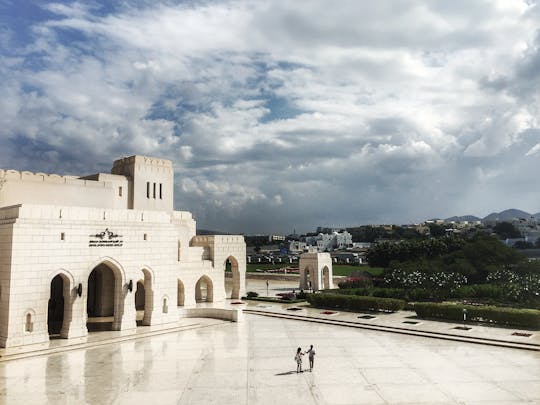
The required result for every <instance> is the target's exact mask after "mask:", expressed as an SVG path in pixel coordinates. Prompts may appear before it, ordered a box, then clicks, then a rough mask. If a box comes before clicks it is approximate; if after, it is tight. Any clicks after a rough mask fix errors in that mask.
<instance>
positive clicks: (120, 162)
mask: <svg viewBox="0 0 540 405" xmlns="http://www.w3.org/2000/svg"><path fill="white" fill-rule="evenodd" d="M135 163H142V164H144V165H149V166H162V167H168V168H172V162H171V161H170V160H168V159H161V158H156V157H151V156H141V155H133V156H127V157H123V158H120V159H117V160H115V161H114V163H113V168H114V167H117V166H125V165H130V164H135Z"/></svg>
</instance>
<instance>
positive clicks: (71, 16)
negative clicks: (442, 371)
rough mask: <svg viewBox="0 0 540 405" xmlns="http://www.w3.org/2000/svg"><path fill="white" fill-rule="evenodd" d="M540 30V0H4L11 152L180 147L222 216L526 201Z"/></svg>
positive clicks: (180, 196)
mask: <svg viewBox="0 0 540 405" xmlns="http://www.w3.org/2000/svg"><path fill="white" fill-rule="evenodd" d="M381 27H384V29H381ZM539 29H540V6H539V5H538V2H536V1H515V2H496V1H493V2H489V1H488V2H482V3H470V2H453V3H452V4H446V3H439V4H435V3H433V2H422V1H416V2H409V1H396V2H393V3H392V6H391V7H390V6H388V5H384V4H367V3H363V2H343V3H340V4H339V5H336V6H333V7H332V8H330V7H329V6H328V4H327V3H326V2H322V1H321V2H317V1H313V2H310V7H304V6H303V5H302V4H300V3H295V2H286V1H275V2H271V3H270V4H263V3H248V2H236V1H235V2H232V1H215V2H211V3H208V2H198V1H195V2H190V3H189V4H186V3H185V2H180V1H178V2H175V1H167V2H149V1H140V2H136V4H129V2H114V3H113V2H108V1H94V2H92V3H91V4H84V3H81V2H72V1H54V2H53V1H43V2H39V3H38V2H24V4H23V3H22V2H17V1H10V0H8V1H3V2H1V3H0V44H1V46H0V56H1V58H0V60H1V62H0V72H1V74H2V78H3V80H2V81H1V82H0V90H1V91H2V94H3V95H4V97H3V98H2V100H0V107H1V108H2V112H3V114H2V116H1V117H0V167H1V168H4V169H18V170H30V171H35V172H47V173H59V174H77V175H83V174H88V173H87V171H88V170H90V169H91V170H92V171H93V172H98V171H101V172H108V171H109V170H110V163H109V162H111V161H113V160H114V159H116V158H119V157H121V156H128V155H131V154H144V155H150V156H158V157H163V158H167V159H171V160H172V161H173V164H174V165H175V170H176V184H175V195H176V201H175V206H176V208H177V209H185V210H189V211H192V212H193V213H194V216H195V218H196V219H197V221H198V225H199V227H201V228H205V229H219V230H222V231H224V232H230V233H235V232H244V233H257V232H270V233H288V232H290V231H292V229H294V228H296V229H297V231H298V232H306V231H309V230H311V229H312V228H313V226H315V227H316V226H318V225H322V224H333V226H344V225H347V224H350V225H348V226H355V225H360V224H378V223H381V224H382V223H396V224H405V223H415V222H422V221H424V220H426V219H428V218H434V217H437V218H448V217H451V216H453V215H466V214H472V215H477V216H479V217H481V216H485V215H488V214H489V213H491V212H498V211H501V210H503V209H505V208H506V207H518V208H519V209H522V210H524V211H527V212H530V213H533V214H534V213H536V212H538V210H539V207H538V201H539V198H538V195H539V194H538V181H537V173H538V172H539V169H540V122H539V111H540V98H539V97H538V94H540V35H539V34H538V32H540V31H539ZM426 33H429V35H426Z"/></svg>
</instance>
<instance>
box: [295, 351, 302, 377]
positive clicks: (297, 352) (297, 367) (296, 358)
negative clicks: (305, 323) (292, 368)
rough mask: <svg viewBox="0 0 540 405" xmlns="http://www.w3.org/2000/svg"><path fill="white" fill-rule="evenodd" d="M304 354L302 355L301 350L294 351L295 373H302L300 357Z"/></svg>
mask: <svg viewBox="0 0 540 405" xmlns="http://www.w3.org/2000/svg"><path fill="white" fill-rule="evenodd" d="M303 355H304V353H302V348H301V347H299V348H298V349H297V350H296V355H295V356H294V359H295V360H296V372H297V373H301V372H302V356H303Z"/></svg>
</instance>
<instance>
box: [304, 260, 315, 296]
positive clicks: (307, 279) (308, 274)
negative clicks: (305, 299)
mask: <svg viewBox="0 0 540 405" xmlns="http://www.w3.org/2000/svg"><path fill="white" fill-rule="evenodd" d="M314 275H315V271H314V270H313V269H312V268H311V267H310V266H307V267H306V268H305V270H304V284H303V285H304V288H306V289H308V290H311V289H312V288H313V286H314V283H313V277H314Z"/></svg>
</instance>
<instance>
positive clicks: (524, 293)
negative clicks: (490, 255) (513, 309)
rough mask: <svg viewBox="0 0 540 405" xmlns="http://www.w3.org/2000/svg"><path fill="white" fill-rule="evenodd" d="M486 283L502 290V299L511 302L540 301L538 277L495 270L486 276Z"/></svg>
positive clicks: (539, 280) (539, 277) (536, 275)
mask: <svg viewBox="0 0 540 405" xmlns="http://www.w3.org/2000/svg"><path fill="white" fill-rule="evenodd" d="M487 281H488V282H489V283H493V284H496V285H499V286H501V287H504V288H503V294H504V297H505V298H507V299H509V300H512V301H528V300H539V299H540V275H538V274H517V273H514V272H512V271H510V270H507V269H502V270H497V271H494V272H493V273H490V274H489V275H488V276H487Z"/></svg>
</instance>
